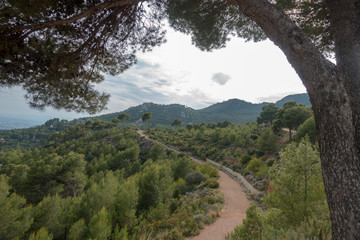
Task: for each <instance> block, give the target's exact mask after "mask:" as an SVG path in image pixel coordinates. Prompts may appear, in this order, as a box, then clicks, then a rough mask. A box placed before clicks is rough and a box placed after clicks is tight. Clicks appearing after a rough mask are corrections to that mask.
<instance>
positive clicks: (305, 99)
mask: <svg viewBox="0 0 360 240" xmlns="http://www.w3.org/2000/svg"><path fill="white" fill-rule="evenodd" d="M290 101H296V102H297V103H301V104H304V105H305V106H307V107H311V103H310V98H309V95H308V94H307V93H300V94H293V95H289V96H286V97H284V98H283V99H281V100H279V101H277V102H276V103H275V105H276V106H277V107H282V106H283V105H284V103H287V102H290Z"/></svg>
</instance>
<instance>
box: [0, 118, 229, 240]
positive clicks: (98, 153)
mask: <svg viewBox="0 0 360 240" xmlns="http://www.w3.org/2000/svg"><path fill="white" fill-rule="evenodd" d="M0 163H1V165H0V166H1V170H0V173H1V177H0V203H1V205H0V239H121V240H124V239H183V237H184V236H191V235H196V234H197V233H198V232H199V231H200V229H201V228H202V227H203V225H204V224H209V223H211V222H213V221H214V220H215V219H216V218H217V216H218V213H219V211H220V210H221V208H222V204H223V201H224V199H223V196H222V195H221V194H220V193H219V192H218V190H217V188H218V183H217V181H216V179H217V177H218V172H217V170H216V169H215V168H213V167H212V166H210V165H209V164H203V165H199V164H196V163H194V162H192V161H190V160H189V158H187V157H186V156H180V155H178V154H176V153H174V152H168V151H167V150H166V148H165V147H164V146H163V145H161V144H154V143H152V142H149V141H146V140H144V138H140V137H139V135H138V133H137V132H136V131H135V130H133V129H131V128H118V127H116V126H115V127H114V126H113V125H110V126H109V124H108V125H105V124H103V125H99V124H98V122H91V121H90V122H88V123H86V124H78V125H76V126H73V127H69V128H67V129H65V130H63V131H60V132H58V133H55V134H53V135H52V136H51V138H50V139H49V140H48V141H47V143H46V144H45V145H44V146H43V147H39V148H35V149H33V150H28V151H18V150H14V151H7V152H4V151H3V152H1V153H0Z"/></svg>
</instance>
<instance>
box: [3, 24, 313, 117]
mask: <svg viewBox="0 0 360 240" xmlns="http://www.w3.org/2000/svg"><path fill="white" fill-rule="evenodd" d="M137 59H138V62H137V64H136V65H134V66H132V67H131V68H130V69H128V70H127V71H125V72H124V73H122V74H120V75H117V76H110V75H105V81H104V82H102V83H100V84H99V85H97V86H96V89H98V90H100V91H103V92H107V93H110V95H111V97H110V101H109V103H108V109H107V110H106V111H103V112H101V113H99V114H105V113H111V112H120V111H123V110H126V109H127V108H129V107H132V106H136V105H139V104H142V103H144V102H153V103H158V104H171V103H179V104H182V105H186V106H188V107H191V108H194V109H201V108H204V107H207V106H209V105H211V104H214V103H217V102H222V101H226V100H228V99H232V98H237V99H241V100H245V101H248V102H252V103H259V102H275V101H277V100H279V99H281V98H282V97H284V96H286V95H289V94H295V93H304V92H306V90H305V87H304V86H303V84H302V83H301V81H300V79H299V77H298V76H297V74H296V73H295V71H294V69H293V68H292V67H291V66H290V64H289V63H288V62H287V60H286V57H285V56H284V54H283V53H282V52H281V51H280V49H279V48H278V47H276V46H275V45H274V44H273V43H272V42H271V41H269V40H267V41H263V42H260V43H253V42H245V41H244V40H242V39H240V38H232V39H231V40H230V41H229V42H228V43H227V46H226V47H225V48H223V49H219V50H213V51H212V52H202V51H201V50H199V49H198V48H196V47H195V46H193V45H192V44H191V37H190V36H188V35H184V34H182V33H179V32H175V31H174V30H172V29H168V30H167V42H166V43H165V44H163V45H161V46H160V47H156V48H154V49H153V50H152V51H151V52H145V53H142V52H140V53H138V54H137ZM24 94H25V92H24V91H23V90H22V89H21V88H20V87H15V88H0V116H1V117H3V118H17V119H28V120H32V121H42V122H45V121H46V120H48V119H51V118H54V117H57V118H60V119H68V120H71V119H74V118H78V117H83V116H86V114H77V113H74V112H66V111H56V110H54V109H52V108H47V109H46V110H45V111H39V110H35V109H30V107H29V106H28V105H27V104H26V101H25V98H24V97H23V96H24Z"/></svg>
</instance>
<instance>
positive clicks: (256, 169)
mask: <svg viewBox="0 0 360 240" xmlns="http://www.w3.org/2000/svg"><path fill="white" fill-rule="evenodd" d="M246 170H247V171H248V172H252V173H255V174H256V176H258V177H260V178H264V177H265V176H266V175H267V172H268V167H267V166H266V163H265V162H263V161H261V160H260V159H258V158H253V159H252V160H251V161H250V162H249V164H248V165H247V167H246Z"/></svg>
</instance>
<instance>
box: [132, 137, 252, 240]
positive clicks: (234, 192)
mask: <svg viewBox="0 0 360 240" xmlns="http://www.w3.org/2000/svg"><path fill="white" fill-rule="evenodd" d="M138 133H139V134H140V135H141V136H143V137H145V138H147V139H150V138H149V137H148V136H146V135H145V134H144V133H143V131H141V130H139V131H138ZM150 140H152V139H150ZM152 141H153V140H152ZM167 148H168V149H171V150H172V151H176V152H178V151H177V150H176V149H173V148H171V147H169V146H167ZM189 157H190V158H191V159H192V160H193V161H196V162H199V163H203V162H202V161H200V160H198V159H196V158H194V157H192V156H189ZM219 174H220V178H219V180H218V181H219V185H220V187H219V189H220V192H221V193H222V194H223V195H224V198H225V203H224V207H223V209H222V210H221V213H220V217H219V218H218V219H217V220H216V221H215V222H214V223H212V224H210V225H205V227H204V229H202V230H201V232H200V234H199V235H198V236H194V237H191V238H187V240H222V239H225V236H226V234H227V233H229V232H232V231H233V230H234V228H235V227H236V226H237V225H240V224H241V223H242V220H243V219H244V218H245V217H246V214H245V212H246V209H247V208H248V207H249V206H250V204H251V201H250V200H248V199H247V197H246V193H245V192H244V190H243V189H242V187H241V186H240V184H239V183H237V182H236V181H235V180H234V179H232V178H231V177H229V176H228V175H227V174H226V173H224V172H223V171H219Z"/></svg>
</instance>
